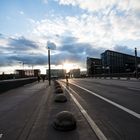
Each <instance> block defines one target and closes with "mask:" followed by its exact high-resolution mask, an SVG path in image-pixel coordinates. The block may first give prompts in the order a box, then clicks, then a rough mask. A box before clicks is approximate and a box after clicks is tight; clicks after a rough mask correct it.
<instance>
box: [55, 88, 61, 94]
mask: <svg viewBox="0 0 140 140" xmlns="http://www.w3.org/2000/svg"><path fill="white" fill-rule="evenodd" d="M55 93H58V94H59V93H63V89H62V88H57V89H56V90H55Z"/></svg>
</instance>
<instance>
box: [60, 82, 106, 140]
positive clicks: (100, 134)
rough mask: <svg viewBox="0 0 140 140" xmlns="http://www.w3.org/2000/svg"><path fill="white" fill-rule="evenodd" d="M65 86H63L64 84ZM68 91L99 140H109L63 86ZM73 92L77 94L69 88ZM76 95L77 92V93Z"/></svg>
mask: <svg viewBox="0 0 140 140" xmlns="http://www.w3.org/2000/svg"><path fill="white" fill-rule="evenodd" d="M62 85H63V84H62ZM63 87H64V88H65V89H66V91H67V92H68V93H69V94H70V96H71V98H72V99H73V100H74V102H75V104H76V105H77V106H78V108H79V110H80V111H81V113H82V114H83V116H84V117H85V119H86V120H87V121H88V123H89V125H90V126H91V128H92V130H93V131H94V132H95V134H96V135H97V137H98V139H99V140H107V138H106V137H105V135H104V134H103V132H102V131H101V130H100V129H99V127H98V126H97V125H96V123H95V122H94V121H93V120H92V119H91V117H90V116H89V115H88V113H87V112H86V111H85V110H84V108H83V107H82V106H81V105H80V103H79V102H78V101H77V100H76V98H75V97H74V96H73V95H72V94H71V92H70V91H69V90H68V89H67V88H66V87H65V86H64V85H63ZM69 89H70V90H71V91H72V92H75V91H74V90H73V89H71V88H69ZM75 93H76V92H75Z"/></svg>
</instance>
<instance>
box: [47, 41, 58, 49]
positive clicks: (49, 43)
mask: <svg viewBox="0 0 140 140" xmlns="http://www.w3.org/2000/svg"><path fill="white" fill-rule="evenodd" d="M47 48H49V49H51V50H55V49H56V45H55V43H53V42H50V41H48V42H47Z"/></svg>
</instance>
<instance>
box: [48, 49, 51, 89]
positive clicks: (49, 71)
mask: <svg viewBox="0 0 140 140" xmlns="http://www.w3.org/2000/svg"><path fill="white" fill-rule="evenodd" d="M48 66H49V70H48V80H49V86H50V85H51V63H50V48H49V47H48Z"/></svg>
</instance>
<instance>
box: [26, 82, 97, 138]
mask: <svg viewBox="0 0 140 140" xmlns="http://www.w3.org/2000/svg"><path fill="white" fill-rule="evenodd" d="M64 94H65V95H66V97H67V99H68V101H67V102H65V103H57V102H54V97H55V95H56V93H54V84H53V82H52V85H51V86H47V88H46V98H44V101H43V106H42V108H41V109H40V112H39V114H38V117H37V118H36V122H35V124H34V126H33V127H32V130H31V132H30V134H29V136H28V140H39V139H40V140H46V139H47V140H97V137H96V135H95V133H94V132H93V131H92V129H91V128H90V126H89V124H88V123H87V121H86V120H85V118H84V117H83V115H82V114H81V112H80V111H79V109H78V108H77V106H76V105H75V103H74V101H73V100H72V99H71V97H70V95H69V94H68V93H67V92H66V91H65V90H64ZM61 111H71V112H72V113H73V114H74V116H75V118H76V120H77V128H76V129H75V130H72V131H68V132H62V131H58V130H55V129H54V128H53V126H52V123H53V120H54V117H55V116H56V114H57V113H59V112H61Z"/></svg>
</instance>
